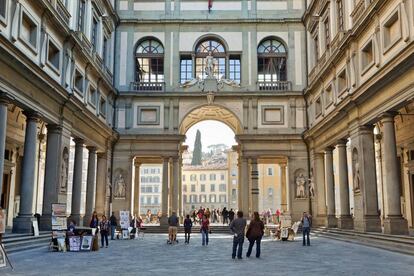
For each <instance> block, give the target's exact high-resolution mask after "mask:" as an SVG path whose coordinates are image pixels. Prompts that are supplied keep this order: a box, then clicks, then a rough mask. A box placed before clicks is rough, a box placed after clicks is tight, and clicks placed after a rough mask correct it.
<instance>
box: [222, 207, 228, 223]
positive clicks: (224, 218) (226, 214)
mask: <svg viewBox="0 0 414 276" xmlns="http://www.w3.org/2000/svg"><path fill="white" fill-rule="evenodd" d="M221 216H222V217H223V224H226V223H227V224H228V223H229V221H228V217H229V212H228V211H227V209H226V207H224V208H223V211H221Z"/></svg>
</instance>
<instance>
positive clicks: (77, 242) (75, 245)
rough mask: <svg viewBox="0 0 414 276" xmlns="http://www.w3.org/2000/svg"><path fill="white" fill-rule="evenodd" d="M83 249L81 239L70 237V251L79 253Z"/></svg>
mask: <svg viewBox="0 0 414 276" xmlns="http://www.w3.org/2000/svg"><path fill="white" fill-rule="evenodd" d="M80 247H81V237H79V236H73V237H69V250H70V251H79V250H80Z"/></svg>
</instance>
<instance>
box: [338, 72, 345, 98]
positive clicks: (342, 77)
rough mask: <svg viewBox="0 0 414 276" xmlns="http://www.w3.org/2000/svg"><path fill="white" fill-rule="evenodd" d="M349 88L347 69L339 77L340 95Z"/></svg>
mask: <svg viewBox="0 0 414 276" xmlns="http://www.w3.org/2000/svg"><path fill="white" fill-rule="evenodd" d="M346 88H347V80H346V69H344V70H342V71H341V73H339V75H338V93H339V94H341V93H343V92H344V91H345V90H346Z"/></svg>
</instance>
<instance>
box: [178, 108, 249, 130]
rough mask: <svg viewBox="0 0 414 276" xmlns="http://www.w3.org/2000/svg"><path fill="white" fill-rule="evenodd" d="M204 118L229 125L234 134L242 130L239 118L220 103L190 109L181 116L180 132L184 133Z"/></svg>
mask: <svg viewBox="0 0 414 276" xmlns="http://www.w3.org/2000/svg"><path fill="white" fill-rule="evenodd" d="M205 120H216V121H219V122H222V123H224V124H226V125H227V126H229V127H230V128H231V129H232V130H233V132H234V133H235V134H236V135H238V134H241V133H242V131H243V127H242V124H241V122H240V119H239V118H238V117H237V115H236V114H234V113H233V112H232V111H230V110H229V109H228V108H226V107H223V106H220V105H203V106H198V107H196V108H194V109H192V110H191V111H190V112H188V113H187V114H186V115H185V116H184V117H183V119H182V121H181V123H180V128H179V132H180V134H182V135H185V133H187V131H188V129H189V128H190V127H192V126H193V125H195V124H196V123H198V122H201V121H205Z"/></svg>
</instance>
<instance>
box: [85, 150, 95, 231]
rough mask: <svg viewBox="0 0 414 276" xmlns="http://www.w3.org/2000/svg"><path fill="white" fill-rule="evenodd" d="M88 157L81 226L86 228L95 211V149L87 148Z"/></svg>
mask: <svg viewBox="0 0 414 276" xmlns="http://www.w3.org/2000/svg"><path fill="white" fill-rule="evenodd" d="M87 149H88V151H89V156H88V173H87V176H86V204H85V216H84V217H83V225H85V226H88V225H89V222H90V220H91V217H92V213H93V211H95V196H96V192H95V191H96V147H87Z"/></svg>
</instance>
